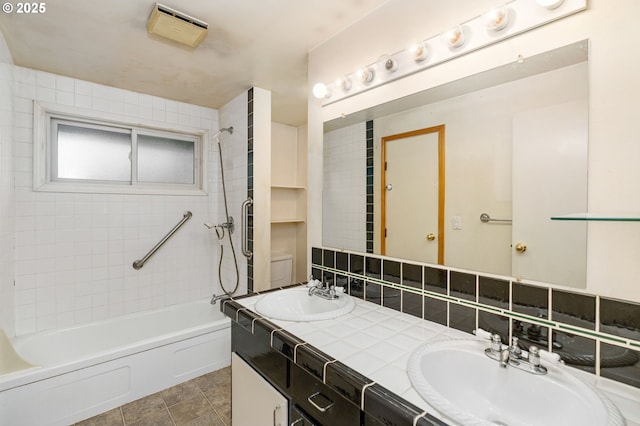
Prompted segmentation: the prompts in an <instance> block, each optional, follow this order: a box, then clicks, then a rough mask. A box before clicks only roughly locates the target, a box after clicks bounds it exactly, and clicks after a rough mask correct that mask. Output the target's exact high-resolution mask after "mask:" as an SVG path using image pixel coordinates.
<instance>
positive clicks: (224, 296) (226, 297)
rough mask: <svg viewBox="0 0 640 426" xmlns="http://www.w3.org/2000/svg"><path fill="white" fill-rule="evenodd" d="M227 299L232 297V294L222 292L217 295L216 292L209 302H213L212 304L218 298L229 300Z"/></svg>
mask: <svg viewBox="0 0 640 426" xmlns="http://www.w3.org/2000/svg"><path fill="white" fill-rule="evenodd" d="M227 299H231V296H230V295H228V294H227V293H222V294H219V295H217V296H216V295H215V294H214V295H213V296H211V301H209V303H211V304H212V305H215V304H216V302H217V301H218V300H227Z"/></svg>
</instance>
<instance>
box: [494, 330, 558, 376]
mask: <svg viewBox="0 0 640 426" xmlns="http://www.w3.org/2000/svg"><path fill="white" fill-rule="evenodd" d="M484 353H485V355H487V356H488V357H489V358H491V359H494V360H496V361H498V362H499V364H500V367H502V368H507V367H509V366H511V367H515V368H518V369H520V370H524V371H527V372H529V373H532V374H547V369H546V368H545V367H543V366H542V365H541V364H540V352H539V349H538V348H537V347H536V346H530V347H529V351H528V354H527V355H526V356H525V355H524V354H523V352H522V349H520V346H519V344H518V338H517V337H512V338H511V346H509V347H506V348H503V347H502V341H501V339H500V335H499V334H492V335H491V346H490V347H488V348H486V349H485V350H484Z"/></svg>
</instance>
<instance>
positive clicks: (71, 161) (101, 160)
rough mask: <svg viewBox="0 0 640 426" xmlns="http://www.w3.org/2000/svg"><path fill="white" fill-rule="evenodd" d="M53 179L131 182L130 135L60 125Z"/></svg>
mask: <svg viewBox="0 0 640 426" xmlns="http://www.w3.org/2000/svg"><path fill="white" fill-rule="evenodd" d="M56 124H57V125H56V126H54V129H55V130H57V132H56V136H57V138H56V139H57V143H56V144H55V147H54V150H53V158H52V159H53V160H54V161H52V167H51V169H52V179H53V180H60V179H77V180H105V181H116V182H130V181H131V160H130V153H131V132H130V131H126V130H120V129H117V128H114V129H113V130H112V129H109V130H106V129H101V128H98V127H93V126H82V125H80V126H76V125H71V124H64V123H62V122H57V123H56Z"/></svg>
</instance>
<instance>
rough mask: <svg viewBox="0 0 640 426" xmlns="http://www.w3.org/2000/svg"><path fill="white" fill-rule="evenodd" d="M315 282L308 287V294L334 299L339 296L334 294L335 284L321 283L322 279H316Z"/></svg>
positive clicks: (310, 278)
mask: <svg viewBox="0 0 640 426" xmlns="http://www.w3.org/2000/svg"><path fill="white" fill-rule="evenodd" d="M316 281H317V282H316V284H315V285H312V286H311V287H309V296H313V295H316V296H318V297H321V298H323V299H327V300H334V299H337V298H338V297H339V296H338V295H337V294H336V289H335V286H333V285H329V283H328V282H327V283H326V284H323V283H322V281H320V280H316ZM309 282H313V276H311V277H309Z"/></svg>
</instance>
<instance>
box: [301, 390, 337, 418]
mask: <svg viewBox="0 0 640 426" xmlns="http://www.w3.org/2000/svg"><path fill="white" fill-rule="evenodd" d="M314 399H316V400H317V399H323V400H324V401H322V402H321V403H323V402H326V405H325V406H324V407H321V406H320V405H319V404H318V403H316V402H315V401H314ZM307 401H309V403H310V404H311V405H313V406H314V407H316V409H317V410H318V411H320V412H321V413H324V412H325V411H327V410H328V409H329V408H331V407H333V404H334V402H333V401H331V400H330V399H329V398H327V397H326V396H324V395H323V394H322V393H321V392H316V393H314V394H313V395H311V396H310V397H309V398H307Z"/></svg>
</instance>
